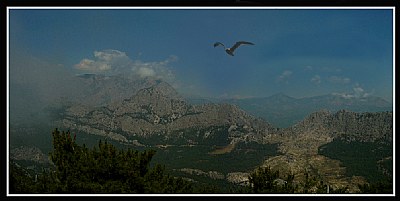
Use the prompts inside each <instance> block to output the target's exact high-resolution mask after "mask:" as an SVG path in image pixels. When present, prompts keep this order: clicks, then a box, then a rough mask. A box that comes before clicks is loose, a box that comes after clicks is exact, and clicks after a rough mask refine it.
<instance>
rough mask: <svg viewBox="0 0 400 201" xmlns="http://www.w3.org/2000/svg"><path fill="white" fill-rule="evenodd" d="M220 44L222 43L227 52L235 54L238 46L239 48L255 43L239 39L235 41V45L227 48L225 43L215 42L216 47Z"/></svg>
mask: <svg viewBox="0 0 400 201" xmlns="http://www.w3.org/2000/svg"><path fill="white" fill-rule="evenodd" d="M219 45H222V46H223V47H224V48H225V52H226V53H228V54H229V55H231V56H234V55H233V52H234V51H235V50H236V48H238V47H239V46H240V45H254V44H253V43H250V42H246V41H238V42H236V43H235V45H233V46H232V47H231V48H226V47H225V45H224V44H222V43H220V42H216V43H214V47H217V46H219Z"/></svg>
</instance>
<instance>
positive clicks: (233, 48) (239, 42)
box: [231, 41, 254, 52]
mask: <svg viewBox="0 0 400 201" xmlns="http://www.w3.org/2000/svg"><path fill="white" fill-rule="evenodd" d="M244 44H246V45H254V43H251V42H247V41H238V42H236V43H235V45H233V46H232V47H231V51H232V52H233V51H235V49H236V48H238V47H239V46H240V45H244Z"/></svg>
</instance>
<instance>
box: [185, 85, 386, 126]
mask: <svg viewBox="0 0 400 201" xmlns="http://www.w3.org/2000/svg"><path fill="white" fill-rule="evenodd" d="M189 102H192V103H202V102H226V103H231V104H235V105H237V106H239V107H240V108H242V109H243V110H245V111H246V112H248V113H250V114H252V115H254V116H257V117H262V118H264V119H265V120H266V121H268V122H270V123H271V124H273V125H274V126H276V127H280V128H286V127H289V126H292V125H294V124H295V123H297V122H299V121H301V120H302V119H304V118H305V117H306V116H307V115H308V114H310V113H313V112H317V111H319V110H322V109H326V110H329V111H332V112H336V111H339V110H343V109H344V110H350V111H354V112H382V111H392V104H391V103H389V102H388V101H386V100H385V99H382V98H380V97H374V96H368V97H363V98H359V97H351V98H349V97H343V96H342V95H340V94H327V95H321V96H312V97H303V98H293V97H290V96H287V95H285V94H283V93H278V94H275V95H272V96H269V97H258V98H242V99H222V100H216V99H214V100H213V99H190V98H189Z"/></svg>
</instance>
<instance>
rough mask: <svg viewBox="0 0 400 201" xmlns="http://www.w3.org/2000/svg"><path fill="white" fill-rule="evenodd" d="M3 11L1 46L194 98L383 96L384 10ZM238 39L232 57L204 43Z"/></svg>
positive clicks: (386, 78)
mask: <svg viewBox="0 0 400 201" xmlns="http://www.w3.org/2000/svg"><path fill="white" fill-rule="evenodd" d="M9 17H10V18H9V29H10V30H9V37H10V40H9V43H10V50H16V51H19V50H20V51H24V52H27V54H29V55H32V56H33V57H35V58H37V60H43V61H46V62H48V63H52V64H54V68H67V69H70V70H71V71H73V73H105V74H113V73H123V72H125V73H126V72H133V73H136V74H138V75H140V76H144V77H145V76H157V77H160V78H162V79H165V80H166V81H168V82H170V83H172V85H173V86H174V87H176V88H177V90H178V91H180V92H181V93H184V94H191V95H200V96H213V97H254V96H270V95H273V94H275V93H280V92H282V93H285V94H287V95H289V96H293V97H305V96H314V95H323V94H330V93H335V94H340V95H343V96H346V97H365V96H369V95H373V96H380V97H383V98H385V99H387V100H388V101H391V99H392V91H393V88H392V86H393V83H392V78H393V73H392V72H393V62H392V61H393V58H392V53H393V46H392V45H393V41H392V37H393V36H392V33H393V31H392V24H393V23H392V18H393V16H392V10H391V9H286V10H283V9H200V8H196V9H107V10H93V9H89V10H88V9H86V10H79V9H74V10H72V9H30V10H29V9H11V10H10V16H9ZM239 40H245V41H250V42H253V43H254V44H255V45H254V46H250V45H248V46H241V47H240V48H238V49H237V50H236V52H235V56H233V57H232V56H229V55H228V54H226V53H225V51H224V50H223V48H222V47H216V48H214V47H213V44H214V42H216V41H219V42H222V43H224V44H225V45H227V46H231V45H232V44H234V43H235V42H236V41H239ZM10 52H11V53H12V52H13V51H10ZM13 58H15V57H13ZM21 59H24V58H21ZM11 63H12V61H11ZM10 68H12V65H10ZM12 76H13V75H10V79H12Z"/></svg>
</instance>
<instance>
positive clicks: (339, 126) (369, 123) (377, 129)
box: [285, 110, 393, 143]
mask: <svg viewBox="0 0 400 201" xmlns="http://www.w3.org/2000/svg"><path fill="white" fill-rule="evenodd" d="M307 131H308V132H310V133H311V132H312V131H320V132H319V133H322V132H325V133H327V134H328V136H329V137H330V138H340V139H345V140H347V141H360V142H373V141H384V142H388V143H391V142H392V136H393V113H392V112H363V113H356V112H352V111H347V110H339V111H338V112H336V113H331V112H329V111H327V110H321V111H319V112H315V113H312V114H310V115H309V116H308V117H307V118H306V119H304V120H303V121H301V122H299V123H298V124H296V125H294V126H293V127H291V128H289V129H286V130H285V132H286V133H291V134H294V135H296V134H298V133H304V132H307Z"/></svg>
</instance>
